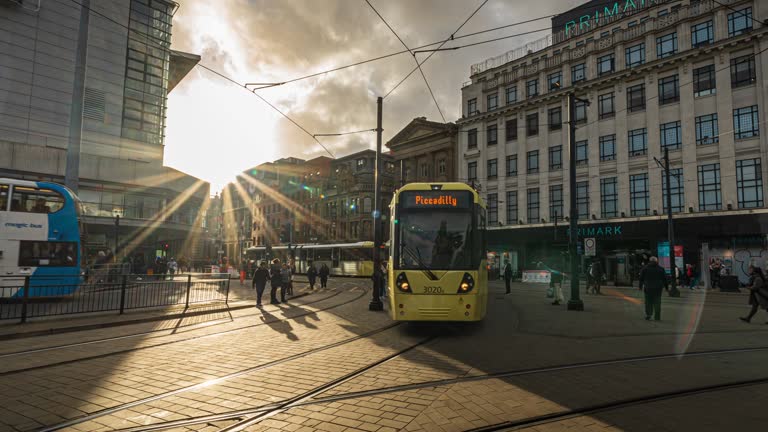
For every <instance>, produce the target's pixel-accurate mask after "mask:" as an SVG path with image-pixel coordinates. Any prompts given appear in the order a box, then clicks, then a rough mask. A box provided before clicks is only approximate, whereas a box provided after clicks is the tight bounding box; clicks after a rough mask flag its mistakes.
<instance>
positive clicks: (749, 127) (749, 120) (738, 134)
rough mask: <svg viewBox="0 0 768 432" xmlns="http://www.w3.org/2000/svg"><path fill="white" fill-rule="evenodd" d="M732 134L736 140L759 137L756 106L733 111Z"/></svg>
mask: <svg viewBox="0 0 768 432" xmlns="http://www.w3.org/2000/svg"><path fill="white" fill-rule="evenodd" d="M733 134H734V137H735V138H736V139H743V138H753V137H756V136H760V122H759V121H758V117H757V105H753V106H751V107H744V108H739V109H735V110H733Z"/></svg>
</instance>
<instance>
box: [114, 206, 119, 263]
mask: <svg viewBox="0 0 768 432" xmlns="http://www.w3.org/2000/svg"><path fill="white" fill-rule="evenodd" d="M119 252H120V215H119V214H116V215H115V259H118V258H117V257H118V253H119Z"/></svg>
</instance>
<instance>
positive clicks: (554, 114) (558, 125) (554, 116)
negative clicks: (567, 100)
mask: <svg viewBox="0 0 768 432" xmlns="http://www.w3.org/2000/svg"><path fill="white" fill-rule="evenodd" d="M547 122H548V123H549V130H551V131H553V130H560V129H562V128H563V109H562V108H560V107H557V108H550V109H549V112H548V115H547Z"/></svg>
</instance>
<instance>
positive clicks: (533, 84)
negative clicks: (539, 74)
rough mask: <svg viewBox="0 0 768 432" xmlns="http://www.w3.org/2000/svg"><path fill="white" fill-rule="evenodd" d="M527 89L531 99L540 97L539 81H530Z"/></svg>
mask: <svg viewBox="0 0 768 432" xmlns="http://www.w3.org/2000/svg"><path fill="white" fill-rule="evenodd" d="M525 88H526V91H527V93H526V95H527V96H528V97H529V98H532V97H534V96H538V95H539V80H537V79H532V80H530V81H528V82H527V83H526V84H525Z"/></svg>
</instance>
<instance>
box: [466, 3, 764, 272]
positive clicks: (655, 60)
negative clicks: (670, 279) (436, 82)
mask: <svg viewBox="0 0 768 432" xmlns="http://www.w3.org/2000/svg"><path fill="white" fill-rule="evenodd" d="M766 23H768V2H765V1H761V0H752V1H743V0H701V1H693V0H678V1H661V0H659V1H651V0H634V1H633V0H619V1H606V0H595V1H590V2H586V3H584V4H582V5H580V6H578V7H576V8H575V9H572V10H570V11H565V12H563V13H562V14H560V15H559V16H557V17H555V18H553V20H552V33H551V35H548V36H547V37H546V38H543V39H541V40H537V41H533V42H531V43H528V44H527V45H525V46H520V47H518V48H517V49H514V50H512V51H509V52H507V53H504V54H502V55H500V56H498V57H495V58H492V59H488V60H486V61H484V62H482V63H479V64H476V65H473V66H472V67H471V82H469V83H466V84H465V85H464V87H463V88H462V104H463V108H462V118H461V119H459V120H458V121H457V124H458V125H459V127H460V133H459V151H458V154H459V161H458V168H459V175H458V177H460V178H462V179H464V180H466V181H467V182H470V183H472V184H475V185H476V186H477V187H478V188H479V189H480V190H481V193H482V195H483V197H484V198H485V200H486V203H487V205H488V219H489V226H491V228H490V229H491V230H493V231H492V235H490V236H489V241H490V244H489V249H490V252H489V256H490V257H491V258H492V260H491V262H492V263H493V264H492V266H494V267H495V268H498V267H499V266H500V265H502V264H503V263H504V262H506V261H510V262H511V263H512V265H513V267H514V268H515V269H516V270H524V269H531V268H536V267H537V265H538V263H540V262H542V263H544V264H546V265H547V266H549V267H553V268H555V269H565V267H566V265H567V259H566V258H567V255H566V252H567V244H568V235H569V230H568V225H569V219H568V218H567V216H568V214H569V202H570V193H569V180H568V179H569V166H570V158H569V139H568V131H569V124H568V120H569V119H568V114H567V113H568V109H567V100H568V94H569V93H571V92H574V93H575V95H576V96H577V97H578V98H580V99H582V100H584V102H577V103H576V104H575V116H574V119H573V120H574V122H575V124H576V139H575V144H574V145H575V147H576V148H575V154H576V158H575V159H576V160H575V167H576V168H575V169H576V185H575V190H576V192H575V193H576V206H577V212H578V226H579V229H578V233H579V243H580V244H582V245H583V244H584V239H586V238H589V239H594V243H593V242H592V241H591V240H590V241H589V246H591V245H593V244H594V245H595V247H594V248H592V247H590V248H588V250H586V251H585V250H583V248H580V249H582V250H581V252H582V254H583V255H582V260H583V261H582V263H584V262H585V261H586V260H588V259H589V260H593V259H597V260H600V261H601V262H602V265H603V268H604V269H605V270H606V272H607V277H608V279H609V280H611V281H614V282H615V283H617V284H629V283H631V281H632V280H634V279H636V275H637V272H638V270H639V268H640V266H641V265H643V264H644V263H645V262H646V261H647V258H648V257H649V256H651V255H661V256H662V257H664V256H665V255H666V256H669V255H672V256H674V257H675V261H676V262H677V264H678V265H682V264H685V265H688V264H690V265H692V266H696V267H698V268H705V269H706V267H707V266H708V265H709V263H710V261H711V260H714V259H717V258H720V259H721V260H722V262H723V263H724V265H725V266H726V267H727V269H728V271H729V272H730V273H731V274H733V275H735V276H737V277H738V278H739V280H740V281H741V282H746V267H747V266H748V265H749V264H751V263H753V264H759V265H760V266H761V267H765V266H766V264H767V263H768V240H767V239H768V237H767V235H768V209H766V202H765V197H764V188H765V184H764V180H763V178H764V177H766V175H764V173H766V174H767V175H768V172H766V168H767V167H766V162H765V161H766V157H767V156H768V154H767V153H766V150H768V130H766V128H767V127H768V125H766V120H767V119H768V116H767V115H766V110H767V109H768V107H766V99H767V98H768V53H766V51H768V26H766ZM665 150H668V153H669V160H670V166H671V170H670V171H671V172H670V174H671V175H670V181H669V183H670V185H669V188H668V189H669V191H670V192H669V193H670V195H671V203H672V205H671V207H672V212H673V214H674V217H673V220H674V231H675V245H674V246H675V247H674V248H669V245H668V243H666V241H667V217H666V212H667V205H666V202H667V200H666V194H667V184H666V179H665V175H664V174H665V172H664V170H663V169H662V167H661V165H660V164H659V163H658V162H657V160H662V159H663V155H664V151H665ZM670 249H671V250H672V253H671V254H669V250H670ZM585 253H586V254H588V255H591V254H592V253H594V255H595V257H594V258H591V257H586V256H584V255H585ZM703 274H704V277H705V279H706V277H707V274H708V272H706V271H705V272H703Z"/></svg>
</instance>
